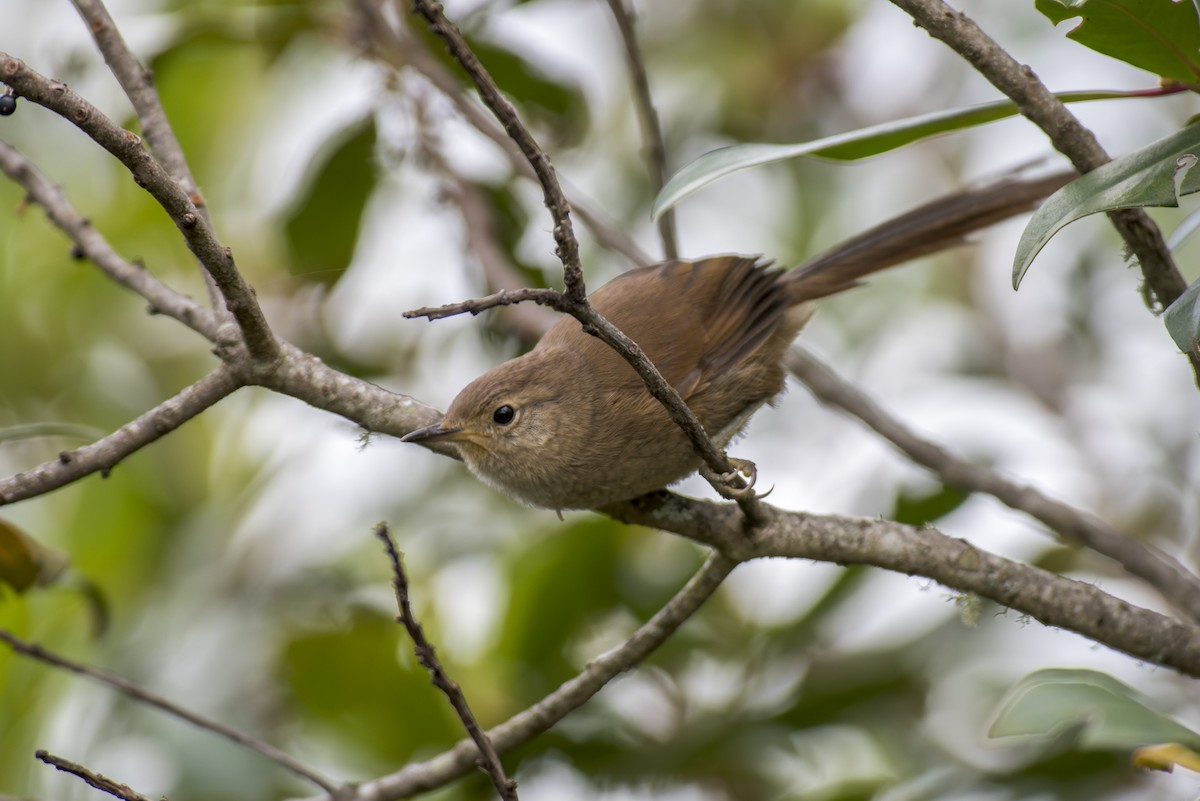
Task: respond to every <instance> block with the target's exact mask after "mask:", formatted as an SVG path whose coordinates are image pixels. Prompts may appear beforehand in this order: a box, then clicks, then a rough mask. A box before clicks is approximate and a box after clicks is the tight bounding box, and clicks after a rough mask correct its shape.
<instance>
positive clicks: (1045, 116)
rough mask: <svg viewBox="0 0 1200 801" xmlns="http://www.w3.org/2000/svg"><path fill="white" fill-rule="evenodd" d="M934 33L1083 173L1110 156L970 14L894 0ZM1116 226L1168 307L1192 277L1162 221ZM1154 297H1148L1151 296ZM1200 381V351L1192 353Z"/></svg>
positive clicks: (1137, 214)
mask: <svg viewBox="0 0 1200 801" xmlns="http://www.w3.org/2000/svg"><path fill="white" fill-rule="evenodd" d="M892 2H893V3H894V4H895V5H897V6H899V7H900V8H902V9H903V10H904V11H906V12H907V13H908V14H909V15H910V16H911V17H912V18H913V20H914V21H915V22H916V23H917V24H918V25H920V26H921V27H922V28H924V29H925V30H926V31H928V32H929V34H930V35H931V36H934V37H935V38H937V39H940V40H941V41H942V42H944V43H945V44H947V45H949V46H950V47H951V48H952V49H953V50H954V51H955V52H956V53H958V54H959V55H960V56H962V57H963V58H964V59H966V60H967V61H968V62H969V63H970V64H971V66H973V67H974V68H975V69H976V70H977V71H978V72H979V73H980V74H981V75H983V77H985V78H987V80H988V81H990V82H991V84H992V85H993V86H995V87H996V88H997V89H999V90H1000V91H1001V92H1003V93H1004V94H1005V95H1007V96H1008V97H1009V98H1010V99H1011V100H1012V101H1013V102H1014V103H1016V105H1017V108H1018V109H1020V111H1021V114H1022V115H1024V116H1025V117H1026V118H1027V119H1028V120H1030V121H1031V122H1033V123H1034V124H1035V125H1037V126H1038V127H1039V128H1041V129H1042V131H1044V132H1045V134H1046V136H1047V137H1049V139H1050V142H1051V144H1053V145H1054V147H1055V149H1057V150H1058V151H1059V152H1060V153H1062V154H1063V155H1064V156H1066V157H1067V158H1068V159H1070V160H1071V163H1072V164H1073V165H1074V166H1075V168H1076V169H1077V170H1079V171H1080V172H1081V173H1084V172H1089V171H1091V170H1094V169H1096V168H1097V167H1099V166H1100V165H1102V164H1105V163H1107V162H1108V161H1109V157H1108V154H1107V153H1105V152H1104V148H1102V147H1101V146H1100V144H1099V143H1098V142H1097V141H1096V138H1095V137H1094V136H1093V135H1092V132H1091V131H1089V130H1088V129H1087V128H1085V127H1084V126H1083V124H1082V123H1081V122H1080V121H1079V120H1078V118H1076V117H1075V115H1074V114H1072V113H1071V112H1070V111H1069V110H1068V109H1067V107H1066V105H1065V104H1064V103H1063V102H1062V101H1060V100H1059V99H1058V98H1056V97H1055V96H1054V94H1053V93H1052V92H1051V91H1050V90H1049V89H1048V88H1047V87H1046V86H1045V85H1044V84H1043V83H1042V82H1041V81H1040V80H1038V77H1037V75H1035V74H1034V72H1033V70H1032V69H1030V68H1029V67H1027V66H1024V65H1022V64H1020V63H1018V62H1017V61H1016V59H1014V58H1013V57H1012V56H1011V55H1009V54H1008V53H1007V52H1006V51H1005V50H1004V48H1002V47H1001V46H1000V45H999V44H997V42H996V41H995V40H994V39H992V38H991V37H990V36H988V35H987V34H986V33H984V31H983V30H982V29H981V28H980V27H979V26H978V25H976V24H975V23H974V22H973V21H972V20H971V19H969V18H968V17H967V16H966V15H965V14H963V13H962V12H959V11H955V10H954V9H952V8H950V6H948V5H946V3H944V2H943V1H942V0H892ZM1108 217H1109V219H1110V220H1111V221H1112V224H1113V226H1114V227H1115V228H1116V229H1117V232H1118V233H1119V234H1120V235H1121V238H1122V239H1124V240H1125V244H1126V245H1127V246H1128V247H1129V250H1130V251H1131V252H1132V253H1133V254H1134V255H1135V256H1137V259H1138V264H1139V265H1140V266H1141V269H1142V276H1143V277H1144V279H1145V287H1146V288H1148V289H1149V291H1150V292H1151V293H1152V294H1153V297H1154V300H1155V301H1157V303H1151V304H1150V305H1151V307H1152V308H1153V307H1155V306H1157V307H1158V308H1160V309H1161V308H1166V307H1167V306H1169V305H1170V304H1171V303H1172V302H1173V301H1174V300H1175V299H1176V298H1178V297H1179V296H1180V295H1182V294H1183V292H1184V290H1186V289H1187V281H1186V280H1185V279H1184V277H1183V276H1182V275H1181V274H1180V272H1179V270H1178V269H1177V268H1176V267H1175V263H1174V261H1173V260H1172V259H1171V253H1170V251H1169V250H1168V249H1167V245H1166V243H1165V242H1164V241H1163V238H1162V234H1161V233H1160V232H1159V230H1158V226H1156V225H1155V224H1154V222H1153V221H1152V220H1151V219H1150V217H1149V216H1148V215H1147V214H1146V213H1145V212H1144V211H1142V210H1140V209H1125V210H1121V211H1112V212H1109V213H1108ZM1147 300H1149V299H1147ZM1187 356H1188V359H1189V361H1190V362H1191V365H1192V371H1193V372H1194V373H1195V374H1196V382H1197V384H1198V385H1200V353H1198V352H1196V351H1193V352H1190V353H1188V354H1187Z"/></svg>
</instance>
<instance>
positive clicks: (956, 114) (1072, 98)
mask: <svg viewBox="0 0 1200 801" xmlns="http://www.w3.org/2000/svg"><path fill="white" fill-rule="evenodd" d="M1139 94H1140V93H1138V92H1116V91H1112V92H1109V91H1096V92H1061V93H1059V94H1058V95H1057V97H1058V99H1059V100H1061V101H1063V102H1064V103H1076V102H1081V101H1084V100H1116V99H1120V98H1128V97H1138V96H1139ZM1016 113H1017V107H1016V106H1015V105H1014V104H1013V103H1011V102H1009V101H1007V100H1000V101H996V102H993V103H983V104H980V105H977V106H967V107H965V108H958V109H950V110H948V111H936V112H933V113H932V114H922V115H919V116H916V117H907V118H905V119H902V120H895V121H893V122H885V123H882V124H880V125H872V126H870V127H867V128H860V129H859V130H857V131H849V132H847V133H841V134H835V135H834V136H827V137H824V138H822V139H814V140H812V141H811V142H801V143H800V144H794V145H772V144H756V143H746V144H740V145H730V146H729V147H722V148H718V149H716V150H712V151H709V152H708V153H705V154H704V155H702V156H700V157H699V158H698V159H696V160H695V161H693V162H692V163H691V164H688V165H687V166H686V167H684V168H683V169H681V170H680V171H679V172H677V173H675V175H673V176H672V177H671V180H669V181H667V185H666V186H664V187H663V188H662V191H661V192H659V193H658V197H657V198H655V201H654V208H653V210H652V212H651V214H652V216H653V217H654V218H655V219H657V218H658V217H659V216H660V215H662V213H663V212H665V211H667V210H668V209H670V208H672V207H674V206H675V205H676V204H678V203H679V201H681V200H683V199H684V198H685V197H687V196H688V195H690V194H692V193H693V192H696V191H697V190H699V189H702V188H704V187H705V186H708V185H709V184H711V183H712V182H714V181H716V180H717V179H718V178H724V177H725V176H726V175H730V174H731V173H735V172H738V171H739V170H744V169H746V168H748V167H758V166H761V165H763V164H771V163H773V162H776V161H784V160H785V159H792V158H798V157H800V156H809V157H812V158H823V159H832V160H834V161H855V160H857V159H863V158H867V157H868V156H877V155H879V154H880V153H886V152H887V151H889V150H895V149H896V148H899V147H903V146H904V145H908V144H912V143H913V142H916V141H918V140H921V139H926V138H928V137H930V136H937V135H938V134H944V133H950V132H951V131H957V130H961V129H963V128H970V127H973V126H976V125H983V124H984V123H988V122H994V121H996V120H1001V119H1004V118H1006V117H1012V116H1014V115H1015V114H1016Z"/></svg>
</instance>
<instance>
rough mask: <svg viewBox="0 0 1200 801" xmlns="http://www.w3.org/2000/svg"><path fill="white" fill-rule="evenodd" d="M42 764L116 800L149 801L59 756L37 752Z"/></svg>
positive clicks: (122, 785)
mask: <svg viewBox="0 0 1200 801" xmlns="http://www.w3.org/2000/svg"><path fill="white" fill-rule="evenodd" d="M33 755H34V756H35V757H37V758H38V759H39V760H41V761H42V762H45V763H46V764H47V765H51V766H53V767H55V768H58V769H59V770H61V771H62V772H63V773H70V774H72V775H73V776H78V777H79V778H81V779H83V780H84V781H85V782H87V783H88V784H89V785H91V786H92V787H95V788H96V789H97V790H100V791H101V792H104V793H108V794H109V795H111V796H114V797H116V798H122V799H124V801H150V798H149V797H147V796H144V795H142V794H141V793H139V792H137V791H136V790H134V789H133V788H131V787H130V786H129V785H127V784H121V783H120V782H115V781H113V780H112V779H110V778H108V777H107V776H104V775H102V774H99V773H95V772H93V771H91V770H88V769H87V768H85V767H84V766H83V765H80V764H79V763H78V762H72V761H71V760H69V759H63V758H62V757H60V756H55V755H54V754H51V753H50V752H48V751H44V750H40V749H39V750H37V751H35V752H34V754H33Z"/></svg>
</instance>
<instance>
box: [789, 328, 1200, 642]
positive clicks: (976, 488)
mask: <svg viewBox="0 0 1200 801" xmlns="http://www.w3.org/2000/svg"><path fill="white" fill-rule="evenodd" d="M787 366H788V369H789V370H791V372H792V374H793V375H795V376H796V377H797V378H799V379H800V380H801V381H803V382H804V384H805V385H806V386H807V387H808V388H809V389H810V390H811V391H812V393H813V394H814V395H816V396H817V398H819V399H820V400H821V401H823V402H825V403H828V404H830V405H833V406H837V407H838V408H840V409H843V410H844V411H846V412H848V413H849V414H852V415H854V416H855V417H857V418H858V419H859V420H861V421H863V422H864V423H866V424H867V425H868V426H870V427H871V428H873V429H874V430H875V431H876V432H878V433H879V435H880V436H882V437H884V438H885V439H887V440H888V441H890V442H891V443H892V444H893V445H895V446H896V447H897V448H899V449H900V450H901V451H903V452H904V453H905V454H907V455H908V457H909V458H910V459H912V460H913V461H914V462H916V463H917V464H919V465H922V466H923V467H927V468H929V469H930V470H932V471H933V472H934V473H935V474H937V476H938V477H939V478H940V479H941V480H942V481H944V482H945V483H946V484H949V485H950V486H954V487H959V488H961V489H965V490H968V491H970V492H982V493H986V494H988V495H992V496H993V497H995V498H997V499H998V500H1000V501H1001V502H1003V503H1004V504H1006V505H1008V506H1010V507H1012V508H1013V509H1017V510H1018V511H1022V512H1025V513H1026V514H1028V515H1030V516H1031V517H1033V518H1035V519H1037V520H1040V521H1041V522H1043V523H1045V524H1046V525H1047V526H1048V527H1049V528H1050V529H1051V530H1053V531H1056V532H1058V533H1059V534H1060V535H1061V536H1062V537H1063V538H1064V539H1066V540H1068V541H1072V542H1076V543H1079V544H1080V545H1084V546H1086V547H1088V548H1090V549H1091V550H1093V551H1095V552H1096V553H1099V554H1103V555H1104V556H1107V557H1108V558H1110V559H1113V560H1114V561H1116V562H1117V563H1118V564H1120V565H1121V566H1122V567H1124V568H1125V570H1127V571H1128V572H1129V573H1130V574H1132V575H1135V576H1138V577H1140V578H1143V579H1145V580H1146V581H1148V582H1149V583H1150V584H1151V586H1153V587H1154V588H1155V589H1157V590H1158V591H1159V592H1161V593H1162V594H1163V595H1164V596H1165V597H1166V598H1167V599H1168V600H1169V601H1170V602H1171V603H1172V604H1173V605H1174V606H1175V607H1176V608H1178V609H1180V610H1181V611H1182V612H1184V613H1185V614H1186V615H1187V616H1188V617H1190V618H1191V619H1192V620H1200V579H1197V578H1196V576H1194V575H1192V574H1191V573H1190V572H1188V570H1187V569H1186V568H1185V567H1184V566H1183V565H1181V564H1180V563H1179V562H1178V561H1176V560H1175V559H1173V558H1171V557H1170V556H1168V555H1167V554H1164V553H1162V552H1161V551H1158V550H1157V549H1154V548H1150V547H1148V546H1146V545H1143V544H1142V543H1141V542H1139V541H1137V540H1135V539H1134V538H1132V537H1130V536H1128V535H1126V534H1123V533H1122V532H1120V531H1118V530H1117V529H1115V528H1113V527H1112V526H1110V525H1108V524H1107V523H1105V522H1104V521H1103V520H1100V519H1099V518H1096V517H1094V516H1092V515H1089V514H1087V513H1086V512H1083V511H1081V510H1079V509H1075V508H1073V507H1071V506H1069V505H1068V504H1065V503H1062V502H1061V501H1056V500H1054V499H1053V498H1050V497H1048V496H1046V495H1045V494H1043V493H1041V492H1039V491H1038V490H1037V489H1035V488H1034V487H1031V486H1027V485H1021V484H1017V483H1015V482H1013V481H1009V480H1008V479H1006V478H1004V477H1003V476H1001V475H1000V474H999V473H997V472H996V471H994V470H991V469H989V468H987V467H984V466H982V465H977V464H972V463H971V462H968V461H966V460H965V459H960V458H959V457H957V456H954V455H953V454H951V453H949V452H948V451H946V450H945V449H944V448H942V447H940V446H938V445H936V444H934V443H932V442H930V441H929V440H926V439H922V438H921V437H918V436H917V435H915V434H914V433H913V432H912V431H910V430H909V429H908V428H906V427H905V426H904V425H903V424H901V423H900V421H899V420H897V419H896V418H894V417H892V416H891V415H890V414H888V413H887V412H886V411H884V410H883V409H882V408H881V407H880V406H879V405H878V404H877V403H875V401H873V400H872V399H871V398H870V397H868V396H867V395H866V393H864V392H862V391H861V390H859V389H858V388H857V387H855V386H854V385H852V384H850V383H849V382H847V381H845V380H844V379H842V378H841V377H839V376H838V375H837V374H836V373H834V372H833V371H832V370H831V369H829V367H827V366H826V365H824V364H822V363H821V362H820V361H818V360H817V359H816V358H814V357H813V356H812V355H811V354H809V353H807V352H806V351H804V350H802V349H800V348H793V349H792V350H791V352H790V353H789V354H788V359H787Z"/></svg>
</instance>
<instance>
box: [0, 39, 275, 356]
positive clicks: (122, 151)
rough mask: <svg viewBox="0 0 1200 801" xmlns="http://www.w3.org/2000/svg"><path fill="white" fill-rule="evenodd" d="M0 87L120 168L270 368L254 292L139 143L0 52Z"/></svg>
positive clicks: (266, 329) (186, 197) (271, 347)
mask: <svg viewBox="0 0 1200 801" xmlns="http://www.w3.org/2000/svg"><path fill="white" fill-rule="evenodd" d="M0 81H2V82H4V83H5V84H8V86H10V87H11V88H12V89H14V90H15V91H16V92H17V93H18V94H19V95H21V96H22V97H24V98H26V99H28V100H31V101H32V102H34V103H37V104H38V105H41V106H44V107H45V108H47V109H49V110H51V111H53V112H54V113H56V114H58V115H60V116H62V117H63V118H64V119H66V120H68V121H70V122H71V123H73V124H74V125H76V126H77V127H78V128H79V129H80V130H81V131H83V132H84V133H86V134H87V135H88V136H90V137H91V138H92V140H93V141H95V142H96V143H97V144H98V145H100V146H101V147H103V148H104V149H105V150H107V151H108V152H109V153H111V154H112V155H113V156H115V157H116V158H117V160H119V161H120V162H121V163H122V164H123V165H125V168H126V169H128V170H129V172H130V173H131V174H132V175H133V179H134V181H135V182H136V183H137V184H138V186H140V187H142V188H143V189H145V190H146V191H147V192H149V193H150V196H151V197H153V198H154V199H155V200H156V201H158V204H159V205H160V206H162V208H163V210H164V211H166V212H167V214H168V215H169V216H170V218H171V220H172V222H174V223H175V226H176V227H177V228H178V229H179V231H180V233H182V234H183V238H184V241H185V242H186V243H187V246H188V248H189V249H191V251H192V253H193V254H195V256H196V258H197V259H199V261H200V263H201V264H202V265H203V266H204V268H205V270H207V271H208V273H209V274H210V275H211V276H212V278H213V280H214V281H215V282H216V284H217V288H218V289H219V290H220V292H221V297H222V298H223V299H224V301H225V307H226V308H227V309H228V310H229V312H230V314H232V315H233V318H234V320H235V321H236V323H237V326H238V329H239V330H240V332H241V338H242V340H243V341H244V342H245V345H246V350H247V351H248V352H249V353H250V356H251V357H252V359H253V360H254V362H255V363H256V364H258V365H269V364H271V363H272V362H274V361H275V360H276V359H277V358H278V356H279V344H278V342H276V340H275V336H274V334H273V333H272V332H271V329H270V326H268V325H267V321H266V318H265V317H264V316H263V312H262V309H261V308H260V307H259V305H258V301H257V299H256V298H255V296H254V292H253V290H252V289H250V286H249V284H247V283H246V280H245V279H244V278H243V277H242V274H241V273H240V272H239V271H238V269H237V265H236V263H235V262H234V260H233V252H232V251H231V250H230V249H229V248H227V247H225V246H224V245H222V244H221V242H220V240H218V239H217V236H216V233H215V232H214V231H213V229H212V226H211V225H210V224H209V221H208V219H207V218H206V217H205V215H204V214H203V213H201V211H200V209H199V207H198V206H197V205H196V203H195V201H194V199H193V198H192V197H191V195H190V194H189V193H188V192H186V191H185V190H184V189H183V188H182V187H181V186H180V185H179V184H178V183H176V182H175V179H174V178H173V177H172V176H171V175H170V174H169V173H168V172H167V171H166V170H165V169H164V168H163V166H162V165H161V164H159V163H158V161H157V160H156V159H155V158H154V157H153V156H152V155H150V153H149V151H147V150H146V148H145V147H143V146H142V140H141V137H139V136H138V135H137V134H135V133H133V132H132V131H126V130H125V129H123V128H121V127H120V126H119V125H117V124H116V123H115V122H113V121H112V120H111V119H109V118H108V117H107V116H106V115H105V114H104V113H103V112H102V111H100V109H98V108H96V107H95V106H93V105H92V104H91V103H89V102H88V101H87V100H85V99H84V98H82V97H80V96H79V95H78V94H76V93H75V92H74V91H72V90H71V89H70V88H69V87H68V86H67V85H66V84H64V83H62V82H61V81H56V80H53V79H50V78H47V77H46V76H44V75H41V74H40V73H38V72H37V71H36V70H34V69H32V68H30V67H29V66H28V65H27V64H25V63H24V62H23V61H21V60H20V59H18V58H15V57H13V56H10V55H9V54H8V53H5V52H0Z"/></svg>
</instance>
